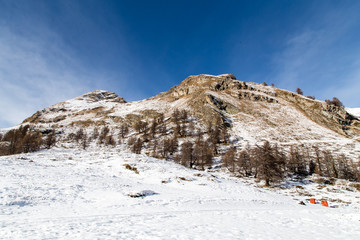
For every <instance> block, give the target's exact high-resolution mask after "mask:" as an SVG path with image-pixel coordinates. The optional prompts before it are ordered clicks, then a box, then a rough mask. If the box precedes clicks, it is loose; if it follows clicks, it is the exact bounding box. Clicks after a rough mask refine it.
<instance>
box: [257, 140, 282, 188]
mask: <svg viewBox="0 0 360 240" xmlns="http://www.w3.org/2000/svg"><path fill="white" fill-rule="evenodd" d="M256 157H257V158H258V160H259V162H258V164H259V170H258V171H259V172H258V173H259V174H258V178H260V179H262V180H265V184H266V186H270V183H273V182H276V181H278V180H281V179H282V178H283V176H284V165H285V157H284V155H283V154H282V153H280V151H279V150H278V148H277V146H276V145H275V146H274V147H272V146H271V145H270V143H269V142H268V141H265V142H264V144H263V145H262V146H257V149H256Z"/></svg>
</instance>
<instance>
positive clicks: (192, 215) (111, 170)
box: [0, 149, 360, 239]
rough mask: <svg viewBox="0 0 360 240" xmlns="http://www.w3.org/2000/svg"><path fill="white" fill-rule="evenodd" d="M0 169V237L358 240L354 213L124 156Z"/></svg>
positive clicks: (94, 154) (11, 160) (43, 160)
mask: <svg viewBox="0 0 360 240" xmlns="http://www.w3.org/2000/svg"><path fill="white" fill-rule="evenodd" d="M0 169H1V170H0V239H58V238H59V239H360V228H359V225H360V213H359V206H356V205H355V206H354V205H350V206H340V207H338V208H326V207H322V206H321V205H319V204H317V205H311V204H306V205H305V206H304V205H299V204H298V202H299V201H298V200H294V197H292V196H289V195H286V193H285V192H283V193H282V192H281V191H276V190H272V189H264V188H260V187H256V185H254V184H253V183H251V181H246V180H244V179H238V178H234V177H230V176H229V175H228V174H225V173H223V172H221V171H217V172H209V171H205V172H202V171H196V170H190V169H187V168H184V167H182V166H180V165H177V164H174V163H172V162H168V161H165V160H158V159H154V158H150V157H146V156H142V155H135V154H132V153H129V152H127V151H125V150H123V151H120V150H117V151H115V150H108V151H106V150H102V151H80V150H69V149H52V150H46V151H41V152H37V153H31V154H21V155H14V156H4V157H0ZM353 194H354V195H353V196H355V197H354V198H356V196H359V193H358V192H357V193H353ZM298 198H299V200H304V201H305V197H304V198H302V197H301V196H299V197H298Z"/></svg>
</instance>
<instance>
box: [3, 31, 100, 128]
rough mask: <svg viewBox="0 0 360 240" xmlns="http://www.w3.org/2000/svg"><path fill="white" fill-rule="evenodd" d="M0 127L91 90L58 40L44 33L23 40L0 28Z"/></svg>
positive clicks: (76, 63)
mask: <svg viewBox="0 0 360 240" xmlns="http://www.w3.org/2000/svg"><path fill="white" fill-rule="evenodd" d="M0 33H1V38H0V84H1V88H0V124H1V125H2V126H1V127H8V126H11V125H15V124H19V123H20V122H21V121H22V120H23V119H24V118H26V117H28V116H29V115H31V114H32V113H34V112H35V111H37V110H39V109H41V108H44V107H46V106H49V105H52V104H54V103H56V102H59V101H63V100H66V99H68V98H70V97H74V96H77V95H79V94H81V93H84V92H86V91H89V90H93V89H94V87H95V86H94V84H91V83H90V81H91V79H92V77H90V75H89V74H87V73H86V72H85V71H84V70H83V69H82V68H81V66H80V64H79V63H78V62H76V61H75V60H74V59H73V58H72V57H71V56H70V55H68V54H66V53H65V51H64V49H66V47H65V46H64V45H63V44H62V43H61V38H60V37H58V36H56V35H55V34H54V33H52V32H48V31H47V30H44V31H43V32H42V33H41V34H40V35H39V36H38V37H36V38H34V37H33V36H24V35H21V34H17V33H14V32H12V31H11V30H9V29H8V28H6V27H4V26H0Z"/></svg>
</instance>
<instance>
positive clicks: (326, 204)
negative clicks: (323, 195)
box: [321, 200, 329, 207]
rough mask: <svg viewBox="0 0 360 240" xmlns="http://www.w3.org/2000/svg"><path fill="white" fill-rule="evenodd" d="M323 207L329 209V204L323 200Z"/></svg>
mask: <svg viewBox="0 0 360 240" xmlns="http://www.w3.org/2000/svg"><path fill="white" fill-rule="evenodd" d="M321 205H323V206H324V207H328V206H329V205H328V202H327V201H325V200H321Z"/></svg>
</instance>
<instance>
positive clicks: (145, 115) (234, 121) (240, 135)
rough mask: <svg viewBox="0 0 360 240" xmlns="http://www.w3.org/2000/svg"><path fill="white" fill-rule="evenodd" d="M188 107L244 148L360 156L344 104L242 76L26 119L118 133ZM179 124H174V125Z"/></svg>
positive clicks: (95, 99) (354, 123)
mask: <svg viewBox="0 0 360 240" xmlns="http://www.w3.org/2000/svg"><path fill="white" fill-rule="evenodd" d="M175 109H186V110H188V111H189V113H190V114H191V115H193V116H194V117H196V121H195V122H196V124H197V128H203V129H205V128H206V127H205V125H206V124H207V123H208V122H211V121H214V120H215V119H216V117H217V116H221V118H222V119H223V120H224V121H226V122H227V123H228V124H229V125H231V135H232V137H233V139H236V143H235V144H236V145H237V146H238V147H239V148H242V147H244V146H246V145H247V144H250V145H254V144H259V143H261V142H262V141H264V140H268V141H270V142H273V143H277V144H279V146H282V147H284V148H287V147H288V146H290V145H297V146H302V147H305V148H309V149H311V148H312V147H313V146H317V147H319V148H320V149H321V150H331V151H334V152H335V153H344V154H345V155H347V156H348V157H351V158H352V159H354V160H355V161H356V160H357V159H358V157H359V156H360V121H358V120H357V119H353V118H352V116H350V115H349V114H348V113H347V112H346V111H345V109H344V108H341V107H336V106H333V105H329V104H326V103H325V102H323V101H319V100H314V99H311V98H308V97H305V96H302V95H299V94H296V93H293V92H290V91H286V90H282V89H278V88H276V87H271V86H263V85H262V84H257V83H249V82H244V81H239V80H236V78H235V77H234V76H233V75H231V74H225V75H219V76H212V75H198V76H190V77H188V78H186V79H185V80H184V81H182V82H181V83H180V84H179V85H177V86H174V87H173V88H171V89H170V90H169V91H167V92H164V93H160V94H158V95H157V96H155V97H152V98H149V99H146V100H142V101H137V102H128V103H127V102H126V101H125V100H124V99H122V98H120V97H118V96H117V95H116V94H115V93H111V92H107V91H94V92H90V93H87V94H84V95H82V96H79V97H77V98H74V99H71V100H68V101H65V102H62V103H58V104H55V105H53V106H51V107H48V108H45V109H43V110H41V111H38V112H37V113H35V114H34V115H33V116H31V117H29V118H28V119H26V120H25V121H24V124H31V125H35V126H36V127H38V128H41V129H43V130H48V129H55V130H56V131H57V132H58V133H59V135H61V136H62V138H60V139H66V137H67V135H68V134H71V133H74V132H75V131H76V130H77V129H79V128H86V129H87V132H88V133H90V131H92V129H94V128H95V127H97V128H101V127H103V126H105V125H106V126H108V127H110V128H111V129H112V133H113V134H115V135H116V134H117V127H119V125H121V124H122V123H126V124H129V125H130V126H133V125H134V123H135V122H136V121H139V120H141V121H146V122H148V124H149V125H150V124H151V121H152V120H153V119H154V118H155V117H156V116H158V115H159V114H164V115H165V117H166V118H169V117H170V116H171V114H172V113H173V111H174V110H175ZM172 127H173V126H172Z"/></svg>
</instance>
